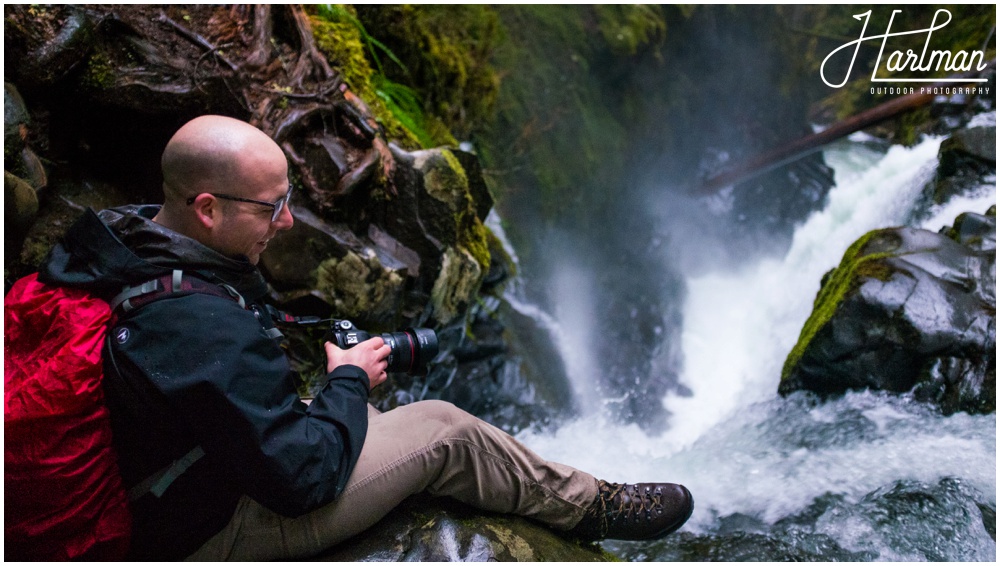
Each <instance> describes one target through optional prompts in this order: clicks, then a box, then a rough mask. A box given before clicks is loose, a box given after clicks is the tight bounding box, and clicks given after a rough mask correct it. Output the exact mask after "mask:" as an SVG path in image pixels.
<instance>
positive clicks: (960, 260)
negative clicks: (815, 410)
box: [779, 210, 996, 413]
mask: <svg viewBox="0 0 1000 566" xmlns="http://www.w3.org/2000/svg"><path fill="white" fill-rule="evenodd" d="M991 212H992V214H993V215H992V216H987V215H972V214H967V215H963V216H964V217H963V218H960V219H959V221H958V222H956V226H955V227H953V228H951V229H950V230H949V233H953V235H954V236H955V238H956V239H957V240H958V241H956V239H952V238H950V237H948V236H946V235H942V234H935V233H933V232H929V231H926V230H918V229H913V228H890V229H883V230H876V231H873V232H870V233H869V234H867V235H865V236H864V237H863V238H861V239H860V240H858V241H857V242H855V243H854V244H853V245H852V246H851V248H850V249H849V250H848V251H847V253H846V254H845V255H844V258H843V260H842V262H841V264H840V266H839V267H838V268H837V269H836V270H834V271H833V272H831V273H830V274H828V275H827V276H826V277H824V281H823V284H822V288H821V289H820V292H819V294H818V296H817V299H816V302H815V308H814V310H813V313H812V315H811V316H810V318H809V320H808V321H807V322H806V325H805V327H804V329H803V331H802V335H801V336H800V338H799V342H798V344H796V346H795V348H794V349H793V350H792V352H791V353H790V354H789V356H788V359H787V360H786V362H785V367H784V370H783V372H782V379H781V384H780V386H779V392H780V393H782V394H788V393H791V392H792V391H796V390H800V389H806V390H810V391H814V392H817V393H820V394H837V393H842V392H844V391H846V390H848V389H864V388H871V389H879V390H886V391H892V392H897V393H902V392H908V391H911V390H913V391H914V392H915V394H916V396H917V398H919V399H923V400H926V401H931V402H935V403H937V404H938V405H939V406H940V407H941V408H942V409H943V410H944V411H945V412H947V413H951V412H955V411H968V412H971V413H989V412H993V411H995V407H996V296H995V295H996V273H995V270H996V250H995V232H996V216H995V214H996V213H995V210H993V211H991ZM963 242H965V243H963Z"/></svg>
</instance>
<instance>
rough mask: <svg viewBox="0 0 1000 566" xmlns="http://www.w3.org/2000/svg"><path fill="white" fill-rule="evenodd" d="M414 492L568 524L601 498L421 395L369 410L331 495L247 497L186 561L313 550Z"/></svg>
mask: <svg viewBox="0 0 1000 566" xmlns="http://www.w3.org/2000/svg"><path fill="white" fill-rule="evenodd" d="M419 492H427V493H429V494H431V495H446V496H450V497H453V498H455V499H457V500H459V501H462V502H465V503H468V504H470V505H473V506H475V507H478V508H480V509H486V510H489V511H498V512H503V513H514V514H517V515H522V516H525V517H532V518H534V519H537V520H539V521H541V522H543V523H546V524H548V525H550V526H552V527H553V528H556V529H560V530H565V529H570V528H572V527H573V526H575V525H576V523H577V522H579V520H580V518H581V517H582V516H583V512H584V509H586V507H587V506H588V505H589V504H590V503H591V502H592V501H593V500H594V498H595V497H596V496H597V480H596V479H595V478H594V477H593V476H591V475H590V474H586V473H583V472H581V471H579V470H575V469H573V468H571V467H569V466H564V465H562V464H556V463H553V462H547V461H545V460H543V459H542V458H541V457H539V456H538V455H537V454H535V453H534V452H532V451H531V450H529V449H528V448H526V447H525V446H523V445H522V444H521V443H519V442H517V441H516V440H514V439H513V438H512V437H510V436H509V435H508V434H506V433H504V432H503V431H501V430H500V429H498V428H496V427H494V426H492V425H490V424H487V423H486V422H484V421H482V420H480V419H477V418H476V417H473V416H472V415H470V414H468V413H466V412H465V411H462V410H461V409H458V408H456V407H455V406H454V405H452V404H450V403H445V402H442V401H420V402H418V403H413V404H410V405H405V406H403V407H399V408H396V409H393V410H392V411H388V412H386V413H379V412H378V411H377V410H375V409H374V408H372V407H370V408H369V418H368V437H367V439H366V440H365V445H364V448H363V449H362V450H361V457H360V459H359V460H358V463H357V466H356V467H355V468H354V472H353V473H352V474H351V478H350V480H349V481H348V482H347V487H346V488H345V490H344V492H343V493H342V494H341V496H340V497H339V498H338V499H337V500H336V501H334V502H333V503H330V504H329V505H326V506H324V507H321V508H319V509H317V510H315V511H313V512H311V513H307V514H305V515H303V516H301V517H297V518H294V519H291V518H288V517H283V516H281V515H278V514H276V513H274V512H271V511H269V510H267V509H266V508H264V507H263V506H261V505H259V504H257V503H256V502H255V501H253V500H251V499H250V498H248V497H245V496H244V497H243V498H242V499H241V500H240V502H239V504H238V506H237V509H236V512H235V514H234V515H233V518H232V520H231V521H230V522H229V524H228V525H227V526H226V527H225V528H224V529H223V530H222V531H221V532H219V533H218V534H216V535H215V536H214V537H212V538H211V539H210V540H209V541H208V542H206V543H205V544H204V545H203V546H202V547H201V548H200V549H198V551H197V552H195V553H194V554H193V555H191V556H190V557H188V560H200V561H208V560H210V561H218V560H244V561H246V560H276V559H298V558H307V557H311V556H315V555H317V554H319V553H320V552H322V551H323V550H326V549H328V548H330V547H331V546H333V545H335V544H337V543H339V542H341V541H344V540H346V539H347V538H349V537H351V536H353V535H355V534H357V533H360V532H361V531H363V530H365V529H366V528H368V527H370V526H372V525H374V524H375V523H376V522H378V521H379V519H381V518H382V517H383V516H385V515H386V514H387V513H389V511H391V510H392V509H393V508H394V507H396V505H398V504H399V503H400V502H402V501H403V500H404V499H405V498H406V497H408V496H410V495H413V494H416V493H419Z"/></svg>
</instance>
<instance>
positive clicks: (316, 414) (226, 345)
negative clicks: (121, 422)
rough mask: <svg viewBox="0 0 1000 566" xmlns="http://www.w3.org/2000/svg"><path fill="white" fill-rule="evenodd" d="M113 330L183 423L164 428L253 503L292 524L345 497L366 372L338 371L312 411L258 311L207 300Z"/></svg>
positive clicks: (164, 309)
mask: <svg viewBox="0 0 1000 566" xmlns="http://www.w3.org/2000/svg"><path fill="white" fill-rule="evenodd" d="M111 332H112V337H113V339H112V341H111V342H112V346H111V347H112V348H113V350H114V354H115V357H116V358H119V359H122V358H124V359H126V360H127V361H128V365H129V366H130V367H133V368H135V369H136V371H135V373H136V374H138V375H136V376H134V378H135V379H144V380H148V382H149V385H151V386H152V388H153V390H154V391H157V392H159V393H162V396H163V401H164V403H165V407H166V409H165V410H166V414H168V415H170V416H171V417H172V416H173V415H176V419H177V422H176V423H168V424H167V426H176V427H177V431H178V432H177V433H178V434H190V435H192V436H194V437H195V440H196V441H197V442H199V443H201V445H202V447H203V448H204V449H205V452H206V455H207V456H211V457H212V458H211V459H212V460H213V461H217V462H221V463H222V464H221V465H222V466H224V467H226V468H228V470H227V472H228V473H230V474H231V477H232V478H233V480H234V481H236V482H238V484H239V485H240V486H241V487H242V489H243V490H244V492H245V493H246V494H247V495H249V496H250V497H251V498H253V499H254V500H256V501H257V502H259V503H261V504H262V505H264V506H266V507H268V508H269V509H271V510H273V511H275V512H277V513H280V514H282V515H286V516H292V517H294V516H298V515H301V514H303V513H307V512H309V511H311V510H313V509H316V508H318V507H320V506H322V505H324V504H326V503H329V502H330V501H332V500H333V499H335V498H336V496H337V495H339V494H340V492H341V491H343V489H344V486H345V484H346V483H347V480H348V478H349V477H350V474H351V471H352V470H353V468H354V465H355V463H356V462H357V460H358V457H359V455H360V453H361V448H362V446H363V444H364V440H365V435H366V434H367V430H368V416H367V410H368V409H367V402H368V385H369V381H368V377H367V376H366V375H365V373H364V371H362V370H361V369H360V368H358V367H355V366H350V365H345V366H341V367H338V368H336V369H335V370H334V371H333V372H331V373H330V374H329V375H328V379H327V383H326V385H325V386H324V388H323V390H322V391H321V392H320V393H319V394H318V395H317V398H316V399H315V400H314V401H313V403H312V404H311V405H308V406H307V405H306V404H305V403H303V402H302V401H301V400H300V399H299V397H298V394H297V392H296V387H295V383H294V380H293V378H294V373H293V372H292V371H291V368H290V366H289V364H288V360H287V358H286V357H285V355H284V352H283V351H282V350H281V348H280V347H279V346H278V345H277V344H276V343H275V341H274V340H272V339H270V338H268V337H267V336H266V335H265V334H264V330H263V328H262V327H261V325H260V323H259V322H257V320H256V318H255V317H254V315H253V313H252V312H250V311H246V310H244V309H241V308H240V307H239V306H238V305H237V304H236V303H234V302H232V301H228V300H226V299H224V298H220V297H214V296H209V295H204V294H194V295H186V296H178V297H171V298H167V299H162V300H159V301H156V302H154V303H151V304H149V305H147V306H145V307H143V308H141V309H138V311H137V312H136V313H135V314H134V315H131V316H129V317H127V318H125V319H123V320H122V321H120V322H119V324H117V325H116V326H114V327H113V328H112V329H111ZM206 459H207V458H206Z"/></svg>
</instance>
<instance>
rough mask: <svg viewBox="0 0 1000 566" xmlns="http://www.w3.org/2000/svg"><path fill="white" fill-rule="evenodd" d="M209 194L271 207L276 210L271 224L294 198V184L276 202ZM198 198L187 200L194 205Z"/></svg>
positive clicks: (214, 195)
mask: <svg viewBox="0 0 1000 566" xmlns="http://www.w3.org/2000/svg"><path fill="white" fill-rule="evenodd" d="M199 194H201V193H199ZM208 194H210V195H212V196H213V197H215V198H221V199H225V200H234V201H236V202H249V203H253V204H259V205H261V206H270V207H271V208H273V209H274V213H272V214H271V222H275V221H277V220H278V217H279V216H281V211H282V210H284V209H285V206H287V205H288V199H290V198H292V184H291V183H289V184H288V192H287V193H285V196H283V197H281V198H279V199H278V200H276V201H274V202H264V201H262V200H254V199H252V198H243V197H234V196H232V195H227V194H222V193H208ZM196 198H198V195H194V196H193V197H190V198H188V199H187V203H188V205H191V204H194V201H195V199H196Z"/></svg>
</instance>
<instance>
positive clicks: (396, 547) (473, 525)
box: [316, 496, 614, 562]
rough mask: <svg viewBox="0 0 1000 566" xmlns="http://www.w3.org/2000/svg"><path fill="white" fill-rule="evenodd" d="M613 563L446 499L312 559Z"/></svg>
mask: <svg viewBox="0 0 1000 566" xmlns="http://www.w3.org/2000/svg"><path fill="white" fill-rule="evenodd" d="M613 559H614V557H613V556H610V555H607V554H605V553H603V552H601V550H600V548H599V547H597V546H594V545H582V544H579V543H577V542H574V541H572V540H569V539H565V538H563V537H561V536H560V535H558V534H556V533H555V532H553V531H551V530H549V529H546V528H545V527H543V526H541V525H538V524H536V523H532V522H529V521H527V520H525V519H521V518H519V517H514V516H509V515H497V514H483V513H482V512H476V511H475V510H473V509H471V508H469V507H465V506H462V505H460V504H457V503H454V502H451V501H450V500H446V499H433V498H430V497H427V496H416V497H413V498H410V499H409V500H407V501H406V502H404V503H403V504H402V505H400V506H399V507H397V508H396V509H395V510H393V512H392V513H390V514H389V515H388V516H387V517H386V518H384V519H383V520H382V521H380V522H379V523H378V524H376V525H375V526H373V527H372V528H370V529H368V530H367V531H365V532H363V533H361V534H360V535H358V536H356V537H354V538H352V539H350V540H348V541H347V542H344V543H342V544H340V545H338V546H336V547H334V548H332V549H330V550H329V551H327V552H324V553H322V554H321V555H320V556H318V557H316V560H324V561H338V562H340V561H345V562H357V561H373V560H375V561H380V562H381V561H386V562H403V561H405V562H410V561H418V562H425V561H431V562H497V561H502V562H548V561H558V562H600V561H608V560H613Z"/></svg>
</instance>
